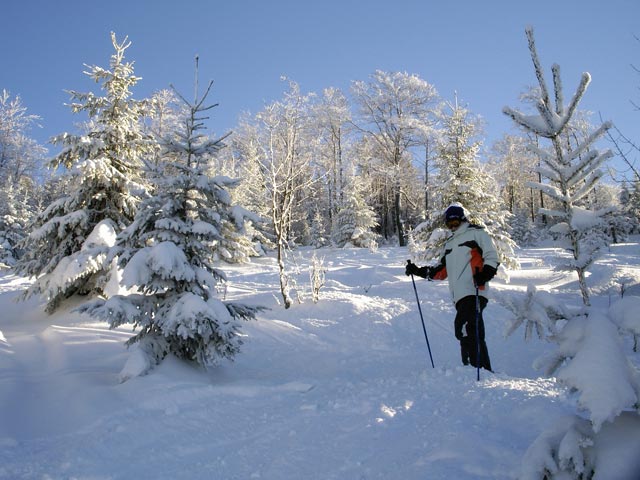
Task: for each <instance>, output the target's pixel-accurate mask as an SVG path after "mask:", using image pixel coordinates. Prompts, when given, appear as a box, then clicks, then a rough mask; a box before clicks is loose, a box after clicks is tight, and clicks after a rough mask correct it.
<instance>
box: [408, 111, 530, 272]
mask: <svg viewBox="0 0 640 480" xmlns="http://www.w3.org/2000/svg"><path fill="white" fill-rule="evenodd" d="M449 107H450V113H449V114H447V115H445V116H444V117H443V119H442V123H443V128H444V132H443V135H442V142H441V143H440V145H439V146H438V157H437V160H436V162H437V165H438V173H437V175H436V176H437V181H436V182H435V184H434V186H433V190H434V196H435V198H437V199H438V202H439V203H438V204H437V205H434V210H435V211H436V215H434V216H432V217H430V218H429V219H428V220H427V221H426V222H424V223H422V224H420V225H418V227H416V230H415V232H414V233H413V235H414V241H415V242H416V247H418V251H417V252H415V253H416V256H417V257H419V258H420V259H423V260H431V259H439V258H440V257H441V256H442V248H443V247H444V243H445V240H446V238H447V235H445V234H444V233H445V232H443V231H442V227H441V226H442V223H443V220H442V219H443V215H444V211H445V210H446V208H447V207H448V206H449V205H451V204H453V203H458V204H461V205H462V206H463V207H465V210H466V212H467V219H468V220H469V221H470V222H471V223H474V224H476V225H479V226H481V227H484V228H485V229H486V231H487V233H488V234H489V236H491V238H492V239H493V241H494V243H495V245H496V249H497V251H498V255H499V257H500V263H501V264H502V265H505V266H507V267H510V268H517V265H518V264H517V261H516V258H515V254H514V252H513V248H514V246H515V243H514V242H513V240H511V237H510V236H509V224H508V220H509V217H510V214H509V212H508V211H507V210H506V209H505V208H504V207H503V203H502V201H501V199H500V198H499V197H498V196H497V195H496V191H497V189H496V183H495V181H494V180H493V178H491V177H490V176H489V175H488V174H487V172H486V171H485V169H484V168H483V166H482V165H481V164H480V162H479V161H478V159H477V155H478V151H479V149H480V146H481V142H480V140H478V128H479V123H478V120H477V119H473V118H472V117H471V115H470V112H469V110H468V109H467V108H465V107H463V106H461V105H459V104H458V102H457V100H456V102H455V103H454V104H450V105H449Z"/></svg>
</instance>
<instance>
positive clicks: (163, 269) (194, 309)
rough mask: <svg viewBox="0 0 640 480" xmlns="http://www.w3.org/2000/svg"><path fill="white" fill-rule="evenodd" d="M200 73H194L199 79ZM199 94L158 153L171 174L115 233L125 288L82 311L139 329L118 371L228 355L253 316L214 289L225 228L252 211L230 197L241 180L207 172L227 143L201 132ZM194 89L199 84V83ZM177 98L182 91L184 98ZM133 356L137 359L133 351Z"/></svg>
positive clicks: (213, 361)
mask: <svg viewBox="0 0 640 480" xmlns="http://www.w3.org/2000/svg"><path fill="white" fill-rule="evenodd" d="M196 78H197V77H196ZM211 85H212V84H211V83H210V84H209V88H208V89H207V90H206V92H205V94H204V95H203V96H202V98H198V97H197V95H196V98H195V99H194V101H193V103H190V102H189V101H187V100H186V99H184V98H183V101H184V102H185V105H187V107H188V109H189V112H190V113H189V116H188V118H187V119H186V121H184V122H183V125H184V127H183V130H182V131H180V132H177V138H179V140H176V139H175V138H176V136H171V137H170V138H168V139H167V141H166V142H165V143H164V153H163V156H164V157H166V158H168V159H171V161H170V162H169V161H168V166H169V167H170V169H171V171H172V172H173V175H170V176H163V177H159V178H157V179H156V181H157V182H158V185H157V188H156V189H155V194H153V195H152V196H150V197H149V198H147V199H146V200H144V201H143V203H142V204H141V206H140V208H139V210H138V212H137V214H136V216H135V219H134V221H133V223H132V224H131V225H130V226H129V227H128V228H127V229H126V230H124V231H123V232H122V233H121V234H120V235H119V236H118V239H117V244H116V247H115V248H114V252H113V254H117V255H118V263H119V266H120V267H121V268H122V282H121V283H122V285H123V286H124V287H126V288H127V289H128V290H129V292H128V294H118V295H114V296H111V297H110V298H108V299H106V300H104V299H101V300H95V301H93V302H91V303H88V304H86V305H85V306H83V307H81V309H80V310H81V311H84V312H88V313H89V314H91V315H92V316H95V317H98V318H101V319H104V320H107V321H108V322H109V323H110V326H111V327H112V328H116V327H118V326H120V325H123V324H125V323H130V324H133V325H134V327H135V328H136V329H138V333H137V334H136V335H134V336H133V337H132V338H131V339H130V340H129V341H128V342H127V343H128V344H129V345H131V344H139V348H138V349H137V350H136V352H138V357H139V356H140V355H141V356H142V360H138V362H139V364H138V365H134V367H138V370H134V367H125V372H123V377H127V376H131V375H137V374H141V373H144V372H145V371H147V370H148V369H149V368H151V367H153V366H154V365H155V364H156V363H158V362H159V361H161V360H162V359H163V358H164V357H165V356H166V355H167V354H169V353H172V354H174V355H176V356H177V357H179V358H182V359H186V360H189V361H195V362H197V363H199V364H200V365H203V366H210V365H215V364H217V363H218V362H219V361H220V359H222V358H232V357H233V356H234V355H235V354H236V353H237V352H238V351H239V349H240V346H241V344H242V340H241V338H240V335H239V332H240V323H239V320H241V319H252V318H254V317H255V314H256V312H257V311H258V310H259V307H252V306H248V305H245V304H240V303H234V302H224V301H222V300H221V299H220V298H218V297H219V295H218V293H217V292H216V288H217V286H218V285H219V284H220V282H224V281H225V275H224V272H222V271H221V270H220V269H218V268H216V267H215V265H214V259H215V256H216V254H217V255H219V256H224V255H226V253H225V254H221V253H220V250H221V249H222V248H223V247H222V246H221V242H222V241H223V240H228V238H226V239H225V237H224V234H225V233H224V232H225V230H226V229H228V228H229V227H230V225H235V226H236V228H237V229H241V228H242V226H243V223H244V219H245V217H247V216H251V214H250V213H249V212H247V211H246V210H244V209H243V208H240V207H234V206H233V205H231V203H230V196H229V193H228V189H230V188H233V187H235V186H236V185H237V184H238V182H239V181H238V180H233V179H231V178H229V177H226V176H217V177H210V176H208V175H207V168H208V162H209V159H210V157H211V156H213V155H215V154H216V153H217V152H218V151H219V150H220V148H222V147H223V146H224V144H223V142H222V140H223V139H222V138H219V139H212V138H209V137H208V136H206V135H204V134H202V133H201V130H202V129H203V128H205V127H204V120H206V118H207V117H205V116H204V112H206V111H207V110H209V109H210V108H212V106H206V105H205V104H204V102H205V100H206V98H207V95H208V93H209V91H210V88H211ZM196 92H197V88H196ZM181 98H182V97H181ZM231 248H232V246H231V245H229V244H228V243H227V244H226V245H225V246H224V249H231ZM133 358H135V357H133Z"/></svg>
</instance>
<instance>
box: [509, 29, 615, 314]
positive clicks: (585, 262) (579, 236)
mask: <svg viewBox="0 0 640 480" xmlns="http://www.w3.org/2000/svg"><path fill="white" fill-rule="evenodd" d="M527 38H528V40H529V50H530V52H531V59H532V60H533V64H534V68H535V72H536V77H537V78H538V82H539V84H540V97H539V99H538V102H537V104H536V106H537V108H538V111H539V113H540V115H539V116H529V115H524V114H523V113H521V112H518V111H515V110H513V109H511V108H508V107H505V108H504V113H505V114H507V115H508V116H510V117H511V118H512V119H513V120H514V121H515V122H516V123H517V124H518V125H520V126H522V127H523V128H525V129H526V130H527V131H531V132H534V133H535V134H536V135H537V136H539V137H542V138H546V139H549V140H550V141H551V144H552V149H551V151H547V150H543V149H540V148H537V147H533V146H532V149H533V150H534V151H535V152H536V153H537V154H538V155H539V156H540V158H541V160H542V162H543V164H544V165H543V166H542V167H541V168H540V173H541V174H542V175H543V176H544V177H545V178H547V179H549V180H550V182H551V183H542V182H534V183H530V185H531V186H532V187H533V188H536V189H538V190H541V191H543V192H544V193H545V194H546V195H547V196H549V197H551V198H552V199H553V200H555V201H556V202H557V203H558V205H559V208H558V209H553V210H552V209H544V210H542V213H544V214H545V215H547V216H549V217H553V218H556V219H558V220H559V222H560V223H558V224H557V225H556V226H555V227H554V231H555V232H556V233H557V234H559V235H560V236H561V237H563V238H564V239H566V240H567V242H568V243H567V245H566V247H567V248H568V249H569V250H570V251H571V253H572V254H573V261H572V262H571V263H570V264H569V265H567V267H568V268H572V269H574V270H575V271H576V273H577V275H578V282H579V284H580V291H581V293H582V300H583V302H584V304H585V305H587V306H588V305H589V304H590V301H589V289H588V287H587V282H586V272H587V270H588V269H589V267H590V266H591V264H592V263H593V262H594V260H595V259H596V256H597V252H598V250H599V249H600V248H601V247H602V246H603V245H604V244H605V243H606V242H605V237H604V236H603V235H602V232H603V230H604V228H603V221H602V217H603V216H604V215H605V214H607V213H608V209H602V210H599V211H596V210H589V209H588V208H586V206H581V203H580V202H583V201H584V200H585V199H586V198H587V197H588V195H589V194H590V193H591V191H592V190H593V188H594V187H595V185H596V184H597V183H598V181H599V180H600V178H601V177H602V175H603V172H602V171H601V170H600V169H599V168H598V167H599V166H600V165H602V163H603V162H604V161H605V160H607V159H608V158H609V157H611V155H612V154H611V152H610V151H606V152H604V153H599V152H598V151H597V150H595V149H594V148H592V147H593V144H594V142H595V141H596V140H597V139H598V138H600V137H601V136H602V135H604V134H605V133H606V131H607V130H608V129H609V128H611V123H609V122H607V123H604V124H603V125H602V126H601V127H600V128H598V129H597V130H596V131H595V132H593V133H592V134H591V135H589V136H588V137H587V138H586V139H584V140H581V141H579V142H578V144H577V145H573V142H571V141H569V138H568V137H569V136H570V129H569V122H570V120H571V118H572V116H573V115H574V113H575V112H576V109H577V107H578V103H579V102H580V100H581V99H582V96H583V95H584V93H585V91H586V89H587V86H588V85H589V82H590V81H591V76H590V75H589V74H588V73H584V74H583V75H582V79H581V82H580V84H579V86H578V89H577V91H576V93H575V95H574V97H573V99H572V100H571V103H570V104H569V106H568V107H566V106H565V105H564V96H563V91H562V82H561V80H560V67H559V66H558V65H557V64H555V65H553V67H552V72H553V84H554V88H555V97H554V98H555V106H554V105H553V104H552V99H551V97H550V94H549V90H548V88H547V84H546V82H545V79H544V73H543V70H542V66H541V64H540V61H539V59H538V54H537V52H536V49H535V42H534V38H533V30H532V29H531V28H528V29H527Z"/></svg>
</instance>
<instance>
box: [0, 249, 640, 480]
mask: <svg viewBox="0 0 640 480" xmlns="http://www.w3.org/2000/svg"><path fill="white" fill-rule="evenodd" d="M638 252H639V248H638V243H628V244H624V245H616V246H613V247H612V248H611V250H610V251H609V252H608V253H606V254H605V255H604V257H603V258H602V260H600V261H599V262H598V264H597V265H595V266H594V268H593V273H592V274H591V276H590V278H589V284H590V285H591V286H592V288H593V289H594V292H595V295H594V299H593V300H594V304H595V305H596V306H598V307H602V308H606V307H607V306H608V305H609V303H610V302H612V301H614V300H615V299H616V297H617V296H618V295H619V288H620V284H621V283H625V284H626V285H627V286H630V285H633V284H637V283H638V282H639V281H640V265H639V263H640V262H639V261H638ZM313 253H314V251H313V250H307V249H302V250H298V251H296V252H295V261H296V264H297V276H296V279H297V287H298V290H297V292H298V295H299V297H300V298H301V300H302V303H296V304H295V305H294V306H293V307H292V308H290V309H288V310H285V309H284V308H283V307H282V306H281V305H280V303H279V301H278V300H279V291H278V287H277V285H278V283H277V282H278V281H277V267H276V264H275V261H274V260H273V259H271V258H262V259H258V260H255V261H254V262H253V263H251V264H249V265H240V266H232V267H228V266H227V267H224V270H225V271H226V272H227V274H228V277H229V284H228V288H227V290H226V298H227V299H242V300H243V301H244V302H246V303H251V304H256V305H264V306H267V307H269V310H267V311H265V312H263V313H261V314H260V316H259V319H258V320H257V321H254V322H249V323H246V324H245V326H244V328H243V332H244V334H245V335H246V338H245V344H244V346H243V350H242V352H241V353H240V354H239V355H238V356H237V358H236V360H235V361H234V362H225V363H223V364H222V365H221V366H220V367H218V368H214V369H210V370H209V371H203V370H202V369H200V368H197V367H195V366H192V365H188V364H185V363H182V362H179V361H177V360H176V359H174V358H168V359H166V360H165V361H164V362H163V363H162V364H161V365H160V366H159V367H157V368H156V369H154V370H153V371H152V372H151V373H150V374H149V375H146V376H143V377H138V378H134V379H131V380H129V381H127V382H125V383H119V381H118V378H119V377H118V374H119V373H120V371H121V370H122V368H123V367H124V365H125V362H126V360H127V357H128V355H129V352H128V351H127V350H126V348H125V346H124V345H123V342H124V341H125V340H126V339H127V338H128V336H129V335H130V334H131V332H130V331H129V330H127V329H119V330H109V329H108V328H107V325H106V324H104V323H99V322H96V321H94V320H92V319H91V318H90V317H87V316H82V315H80V314H78V313H73V312H72V311H71V309H68V310H65V311H61V312H58V313H56V314H54V315H52V316H48V315H46V314H44V313H43V310H42V304H41V303H39V302H38V301H34V300H30V301H27V302H19V303H18V302H15V301H14V300H15V299H16V298H17V297H18V296H19V294H20V291H21V289H22V288H23V287H24V286H25V285H27V282H26V280H24V279H21V278H17V277H15V276H12V275H10V274H8V273H7V272H5V273H4V274H3V275H0V478H3V479H5V478H6V479H38V480H50V479H78V480H80V479H86V480H89V479H91V480H106V479H146V478H152V479H189V480H197V479H223V480H227V479H229V480H231V479H273V480H282V479H305V480H311V479H323V480H328V479H342V480H359V479H385V480H389V479H390V480H395V479H398V480H411V479H421V480H424V479H430V480H437V479H447V480H449V479H456V480H465V479H493V480H498V479H511V478H516V477H517V475H518V473H519V471H520V463H521V459H522V457H523V455H524V453H525V451H526V450H527V448H528V447H529V446H530V445H531V443H532V442H533V440H534V439H535V438H536V437H537V436H538V435H539V434H540V433H541V432H542V431H543V430H544V429H545V428H546V427H549V426H550V425H553V424H554V422H558V421H559V419H560V418H561V417H563V416H565V415H567V414H573V413H575V412H576V411H577V410H576V404H575V399H574V398H573V397H572V396H571V395H570V394H569V393H568V392H566V391H565V390H564V389H563V388H562V387H560V386H558V385H556V384H555V382H554V381H553V379H548V378H544V377H542V376H541V374H540V373H539V372H537V371H535V370H534V369H533V367H532V363H533V360H534V359H535V358H537V357H538V356H540V355H541V354H543V353H544V352H545V351H547V350H548V349H550V348H551V345H550V344H547V343H545V342H543V341H537V340H534V341H531V342H525V341H524V340H523V332H522V331H521V330H520V331H517V332H516V333H515V334H514V335H512V336H511V337H507V338H505V337H504V332H505V329H506V328H507V326H508V325H509V323H510V313H509V312H508V311H507V310H506V309H504V308H503V307H501V306H500V305H499V304H498V303H497V302H495V301H492V302H490V303H489V306H488V307H487V310H486V313H485V319H486V323H487V330H488V332H487V333H488V340H487V341H488V346H489V351H490V353H491V362H492V364H493V366H494V368H495V370H496V373H493V374H492V373H488V372H485V371H482V372H481V381H480V382H477V381H476V371H475V369H473V368H471V367H463V366H462V365H461V364H460V360H459V350H458V346H457V342H456V340H455V338H454V336H453V316H454V310H453V306H452V305H451V303H450V301H449V292H448V288H447V285H446V282H427V281H424V280H422V279H417V280H416V282H417V287H418V294H419V296H420V300H421V305H422V311H423V314H424V317H425V322H426V329H427V333H428V336H429V342H430V345H431V349H432V353H433V359H434V362H435V368H432V367H431V363H430V361H429V355H428V351H427V345H426V342H425V338H424V334H423V331H422V326H421V324H420V316H419V313H418V309H417V305H416V298H415V294H414V290H413V287H412V285H411V279H410V278H408V277H406V276H405V275H404V265H405V263H406V259H407V258H408V253H407V251H406V249H404V248H380V249H379V250H378V251H377V252H369V251H366V250H361V249H357V250H356V249H352V250H331V249H323V250H317V251H315V253H316V255H317V256H319V257H324V264H325V266H326V268H327V273H326V285H325V286H324V287H323V288H322V290H321V292H320V301H319V303H317V304H314V303H313V302H312V301H311V293H310V286H309V268H308V265H309V263H310V260H311V256H312V255H313ZM519 255H520V260H521V263H522V270H520V271H516V272H511V275H510V279H509V282H507V281H506V279H505V277H504V275H503V276H502V277H501V278H499V279H497V280H495V281H494V282H492V285H493V287H494V294H495V295H496V296H499V295H500V294H501V293H503V292H504V291H505V290H522V291H524V290H525V288H526V285H527V284H528V283H534V284H535V285H536V286H537V288H538V289H540V290H548V291H550V292H552V293H554V294H555V295H557V296H558V298H560V299H562V301H565V302H566V303H571V304H576V305H578V304H579V302H580V295H579V292H578V288H577V283H576V281H575V274H572V273H562V272H557V271H553V270H552V267H553V266H554V265H555V264H557V263H558V259H559V257H560V256H562V252H561V251H559V250H557V249H554V248H533V249H526V250H523V251H520V252H519ZM636 288H637V287H636ZM628 293H635V294H636V295H639V294H640V292H633V290H631V292H629V291H628ZM627 346H628V347H629V348H628V353H629V355H630V356H631V358H632V361H633V362H634V363H635V365H636V366H638V365H640V354H634V353H633V352H631V348H630V344H629V345H627Z"/></svg>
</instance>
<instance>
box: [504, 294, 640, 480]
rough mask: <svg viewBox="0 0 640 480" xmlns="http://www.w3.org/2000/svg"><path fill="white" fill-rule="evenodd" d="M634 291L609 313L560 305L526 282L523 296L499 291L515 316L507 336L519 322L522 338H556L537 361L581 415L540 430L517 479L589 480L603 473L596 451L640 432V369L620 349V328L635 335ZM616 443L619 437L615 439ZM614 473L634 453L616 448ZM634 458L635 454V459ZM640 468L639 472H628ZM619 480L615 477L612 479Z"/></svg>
mask: <svg viewBox="0 0 640 480" xmlns="http://www.w3.org/2000/svg"><path fill="white" fill-rule="evenodd" d="M637 300H638V298H637V297H625V298H623V299H621V300H620V301H619V302H617V303H615V304H614V305H613V306H612V307H611V308H610V310H609V311H608V312H599V311H596V310H594V309H590V310H587V311H585V310H584V308H572V307H571V306H569V305H565V304H561V303H560V302H558V300H557V298H556V297H555V296H554V295H552V294H551V293H548V292H539V291H537V290H536V288H535V287H534V286H533V285H529V287H528V290H527V293H526V295H524V296H523V295H520V296H519V295H518V294H516V293H511V294H504V295H501V296H499V297H498V301H500V303H502V304H503V305H504V306H505V307H507V308H508V309H509V310H511V311H512V312H513V314H514V317H513V322H512V325H511V326H510V328H509V330H508V332H507V334H512V333H513V332H514V331H515V330H517V329H518V327H520V326H524V330H525V338H526V339H529V338H531V337H533V333H534V332H535V333H536V334H537V336H538V337H539V338H543V339H547V340H549V341H551V342H553V343H555V344H556V345H555V348H554V349H552V350H551V351H550V352H549V353H547V354H545V355H544V356H542V357H541V358H538V359H537V360H536V362H535V364H534V367H536V368H538V369H541V370H543V371H544V372H545V374H547V375H553V376H554V377H555V378H556V379H557V381H558V382H560V383H561V384H563V385H565V386H566V387H567V388H568V389H569V390H570V391H573V392H575V395H576V398H577V401H578V402H577V403H578V407H579V409H580V410H581V414H580V415H572V416H567V418H566V419H563V420H562V421H561V422H559V423H558V424H555V425H553V426H552V427H551V428H549V429H547V430H546V431H544V432H542V433H541V434H540V436H539V437H538V438H537V439H536V440H535V441H534V442H533V444H532V445H531V446H530V447H529V449H528V450H527V452H526V454H525V456H524V459H523V463H522V473H521V476H520V477H519V478H522V479H523V480H543V479H549V480H551V479H565V478H570V479H576V480H578V479H591V478H608V477H607V475H606V474H607V472H606V470H603V468H604V467H601V466H600V465H599V463H598V460H599V459H598V455H597V450H598V449H599V448H603V444H606V443H607V442H609V441H611V440H612V439H615V438H628V437H633V436H635V437H637V436H638V434H640V415H639V413H640V412H639V410H638V406H639V405H640V375H638V372H637V369H636V368H635V367H634V366H633V364H632V362H631V361H630V360H629V359H628V358H627V356H626V355H625V353H624V350H623V348H622V344H621V343H622V342H621V338H620V334H619V329H620V330H621V331H623V332H625V333H626V332H629V333H631V334H634V335H635V334H637V333H640V323H639V322H638V321H637V315H636V314H635V313H634V312H635V311H636V310H637V307H638V306H639V302H638V301H637ZM616 443H617V444H620V442H616ZM618 454H619V455H620V457H619V458H620V461H621V463H622V464H621V465H618V466H617V470H618V471H625V469H626V470H629V468H631V470H629V472H630V473H629V475H630V476H629V477H619V478H634V476H631V473H632V469H633V464H631V465H630V467H626V466H625V465H624V462H625V459H626V457H627V456H628V455H631V457H633V458H634V459H635V457H636V454H637V453H636V452H623V451H620V452H618ZM634 462H635V460H634ZM633 474H637V472H633ZM616 478H618V477H616Z"/></svg>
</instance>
